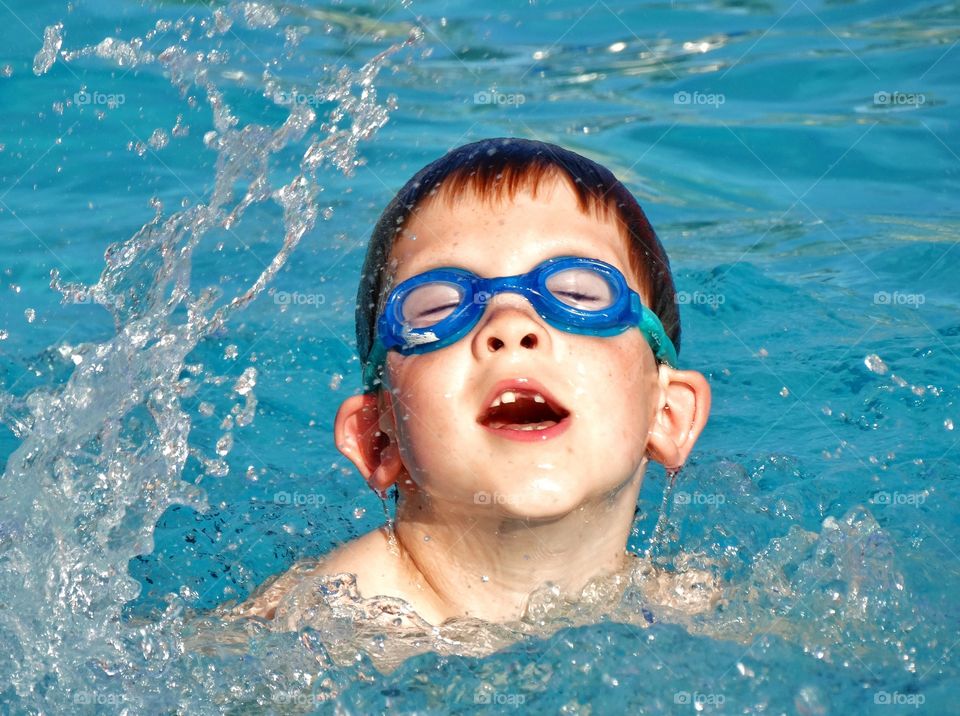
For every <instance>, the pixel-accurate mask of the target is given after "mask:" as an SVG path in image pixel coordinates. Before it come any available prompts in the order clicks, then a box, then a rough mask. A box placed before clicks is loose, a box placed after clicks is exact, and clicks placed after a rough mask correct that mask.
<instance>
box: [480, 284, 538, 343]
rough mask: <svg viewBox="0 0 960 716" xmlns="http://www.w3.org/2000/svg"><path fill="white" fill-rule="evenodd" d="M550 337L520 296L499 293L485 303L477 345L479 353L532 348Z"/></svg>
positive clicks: (532, 310) (530, 307)
mask: <svg viewBox="0 0 960 716" xmlns="http://www.w3.org/2000/svg"><path fill="white" fill-rule="evenodd" d="M546 340H549V339H548V337H547V334H546V330H545V328H544V326H543V324H542V323H541V321H540V317H539V316H538V315H537V312H536V311H535V310H534V309H533V306H531V305H530V302H529V301H527V300H526V299H525V298H524V297H522V296H517V295H508V294H498V295H496V296H494V297H493V299H492V301H491V302H490V305H488V306H487V310H486V315H485V316H484V321H483V325H482V326H481V328H480V331H479V332H478V333H477V338H476V341H477V342H476V345H477V347H478V348H479V349H480V351H481V352H482V353H486V354H490V353H496V352H498V351H502V350H509V349H516V348H526V349H531V350H532V349H535V348H537V347H538V346H542V345H543V343H544V341H546Z"/></svg>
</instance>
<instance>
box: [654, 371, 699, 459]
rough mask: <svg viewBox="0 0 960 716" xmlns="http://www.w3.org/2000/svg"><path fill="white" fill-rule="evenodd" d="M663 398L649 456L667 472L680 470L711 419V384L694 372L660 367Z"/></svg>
mask: <svg viewBox="0 0 960 716" xmlns="http://www.w3.org/2000/svg"><path fill="white" fill-rule="evenodd" d="M659 371H660V375H659V381H660V387H661V388H662V393H661V395H662V397H661V402H660V405H659V406H658V408H657V413H656V415H655V416H654V419H653V425H652V426H651V427H650V432H649V435H648V438H647V454H648V455H649V456H650V458H651V459H653V460H656V461H657V462H659V463H660V464H661V465H663V466H664V467H665V468H667V469H677V468H680V467H681V466H682V465H683V463H685V462H686V461H687V456H688V455H689V454H690V451H691V450H693V445H694V443H696V442H697V438H698V437H700V432H701V431H702V430H703V427H704V426H705V425H706V424H707V417H708V416H709V415H710V384H709V383H707V379H706V378H704V377H703V375H701V374H700V373H697V372H696V371H694V370H675V369H673V368H671V367H670V366H667V365H661V366H660V367H659Z"/></svg>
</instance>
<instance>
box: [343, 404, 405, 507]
mask: <svg viewBox="0 0 960 716" xmlns="http://www.w3.org/2000/svg"><path fill="white" fill-rule="evenodd" d="M380 417H381V411H380V406H379V403H378V398H377V395H376V393H364V394H362V395H353V396H351V397H349V398H347V399H346V400H344V401H343V402H342V403H341V404H340V409H339V410H338V411H337V418H336V421H335V423H334V427H333V437H334V440H335V441H336V445H337V449H338V450H339V451H340V452H341V453H343V454H344V455H345V456H346V457H347V458H349V459H350V462H352V463H353V464H354V465H356V466H357V469H358V470H359V471H360V474H361V475H363V478H364V479H365V480H366V481H367V484H368V485H370V487H371V488H372V489H374V490H376V491H378V492H380V493H383V492H385V491H386V490H387V488H389V487H390V486H391V485H392V484H393V483H395V482H396V481H397V479H398V478H399V476H400V472H401V470H402V469H403V463H402V462H401V461H400V451H399V450H398V449H397V444H396V441H394V440H391V439H390V436H389V435H387V434H386V433H385V432H383V431H382V430H381V429H380Z"/></svg>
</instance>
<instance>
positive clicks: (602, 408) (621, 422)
mask: <svg viewBox="0 0 960 716" xmlns="http://www.w3.org/2000/svg"><path fill="white" fill-rule="evenodd" d="M623 343H624V345H622V346H621V345H611V346H609V348H610V350H603V351H594V352H592V353H589V354H586V355H584V354H581V357H580V360H579V361H578V362H577V364H576V365H577V368H576V371H575V374H576V381H577V385H578V388H577V393H578V398H582V399H583V400H584V401H585V404H586V405H588V406H589V410H588V411H585V415H584V417H585V418H587V419H588V420H589V421H590V424H589V427H590V431H591V433H592V434H593V435H594V436H595V437H596V439H598V440H599V441H600V442H602V443H604V444H606V445H608V446H615V447H619V448H621V449H622V448H623V447H625V446H631V445H632V446H637V448H638V449H641V450H642V448H643V447H644V446H645V443H646V437H647V432H648V430H649V427H650V416H651V413H652V409H653V401H655V400H656V399H657V392H656V391H657V381H656V377H655V376H656V373H655V372H653V370H652V369H648V368H650V366H647V365H645V364H644V362H643V361H644V360H645V358H646V356H644V354H643V353H642V352H641V350H642V349H643V348H645V345H639V344H638V345H635V343H636V342H634V341H624V342H623ZM650 363H651V365H652V363H653V361H652V359H651V361H650ZM586 413H589V414H586Z"/></svg>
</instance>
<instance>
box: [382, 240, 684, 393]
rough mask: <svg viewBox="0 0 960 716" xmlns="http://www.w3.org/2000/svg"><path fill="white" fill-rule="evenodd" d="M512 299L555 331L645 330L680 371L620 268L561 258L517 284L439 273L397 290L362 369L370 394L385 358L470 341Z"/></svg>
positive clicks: (660, 357)
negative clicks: (521, 300) (492, 305)
mask: <svg viewBox="0 0 960 716" xmlns="http://www.w3.org/2000/svg"><path fill="white" fill-rule="evenodd" d="M504 291H510V292H513V293H519V294H520V295H522V296H524V297H526V299H527V300H528V301H530V304H531V305H532V306H533V308H534V310H536V312H537V313H538V314H539V315H540V317H541V318H543V319H544V320H545V321H547V323H549V324H550V325H551V326H553V327H554V328H558V329H560V330H562V331H567V332H569V333H580V334H585V335H591V336H613V335H616V334H619V333H623V331H625V330H627V329H628V328H630V327H632V326H636V327H637V328H639V329H640V332H641V333H642V334H643V336H644V338H646V340H647V343H649V344H650V348H651V349H652V350H653V353H654V355H655V356H656V358H657V361H659V362H665V363H667V364H669V365H671V366H676V364H677V352H676V350H675V349H674V346H673V342H672V341H671V340H670V339H669V338H668V337H667V334H666V333H665V332H664V330H663V324H662V323H660V319H659V318H657V315H656V314H655V313H654V312H653V311H651V310H650V309H649V308H647V307H646V306H644V305H643V303H642V302H641V300H640V296H639V294H637V292H636V291H634V290H633V289H631V288H630V287H629V286H628V285H627V280H626V279H625V278H624V276H623V274H622V273H620V271H619V270H617V268H616V267H614V266H611V265H610V264H608V263H604V262H603V261H600V260H598V259H589V258H583V257H581V256H560V257H557V258H552V259H547V260H546V261H544V262H543V263H541V264H539V265H537V266H535V267H534V268H533V269H532V270H531V271H528V272H527V273H525V274H518V275H516V276H504V277H501V278H481V277H480V276H477V275H476V274H475V273H472V272H470V271H466V270H464V269H459V268H438V269H432V270H430V271H426V272H424V273H421V274H418V275H416V276H413V277H411V278H408V279H407V280H406V281H403V282H402V283H400V284H399V285H397V286H396V287H395V288H394V289H393V290H392V291H391V292H390V295H389V296H388V298H387V302H386V305H385V307H384V310H383V313H382V314H380V318H379V320H378V321H377V340H376V342H375V343H374V347H373V351H372V353H371V356H370V360H369V362H368V363H367V365H366V366H365V369H364V382H365V384H366V385H367V387H368V389H371V388H372V387H373V385H374V378H375V377H376V372H377V370H378V369H379V367H380V365H382V364H383V362H384V360H385V358H386V351H388V350H395V351H397V352H398V353H400V354H401V355H405V356H406V355H412V354H417V353H427V352H429V351H435V350H437V349H439V348H443V347H444V346H448V345H450V344H452V343H456V342H457V341H458V340H460V339H461V338H463V337H464V336H465V335H466V334H467V333H469V332H470V331H471V330H472V329H473V327H474V326H476V325H477V322H478V321H479V320H480V317H481V316H482V315H483V312H484V311H485V310H486V307H487V303H488V302H489V301H490V300H491V299H492V298H493V297H494V296H495V295H497V294H498V293H502V292H504Z"/></svg>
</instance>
